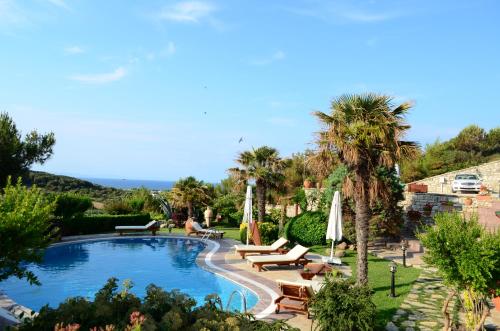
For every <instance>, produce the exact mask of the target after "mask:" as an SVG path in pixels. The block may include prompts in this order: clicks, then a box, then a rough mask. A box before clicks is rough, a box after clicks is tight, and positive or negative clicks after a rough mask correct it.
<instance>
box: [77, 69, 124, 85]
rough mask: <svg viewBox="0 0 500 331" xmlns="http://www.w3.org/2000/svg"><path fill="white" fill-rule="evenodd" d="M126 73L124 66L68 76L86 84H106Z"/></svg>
mask: <svg viewBox="0 0 500 331" xmlns="http://www.w3.org/2000/svg"><path fill="white" fill-rule="evenodd" d="M126 74H127V71H126V70H125V68H123V67H119V68H117V69H116V70H115V71H113V72H109V73H103V74H85V75H73V76H71V77H69V78H70V79H71V80H75V81H78V82H82V83H86V84H106V83H111V82H114V81H117V80H120V79H122V78H123V77H125V75H126Z"/></svg>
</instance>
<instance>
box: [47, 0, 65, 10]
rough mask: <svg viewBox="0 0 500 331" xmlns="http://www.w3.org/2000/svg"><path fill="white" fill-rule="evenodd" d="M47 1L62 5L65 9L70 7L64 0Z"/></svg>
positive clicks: (58, 5)
mask: <svg viewBox="0 0 500 331" xmlns="http://www.w3.org/2000/svg"><path fill="white" fill-rule="evenodd" d="M47 1H48V2H50V3H51V4H53V5H54V6H57V7H61V8H64V9H70V8H69V6H68V5H67V4H66V2H65V1H64V0H47Z"/></svg>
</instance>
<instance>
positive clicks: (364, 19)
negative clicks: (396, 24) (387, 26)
mask: <svg viewBox="0 0 500 331" xmlns="http://www.w3.org/2000/svg"><path fill="white" fill-rule="evenodd" d="M339 14H340V16H342V17H343V18H345V19H347V20H349V21H353V22H359V23H371V22H381V21H387V20H389V19H392V18H396V17H397V16H398V15H397V14H396V13H393V12H387V13H370V12H363V11H345V12H340V13H339Z"/></svg>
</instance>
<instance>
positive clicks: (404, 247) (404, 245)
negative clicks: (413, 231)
mask: <svg viewBox="0 0 500 331" xmlns="http://www.w3.org/2000/svg"><path fill="white" fill-rule="evenodd" d="M407 250H408V240H406V239H403V240H401V251H403V267H405V268H406V251H407Z"/></svg>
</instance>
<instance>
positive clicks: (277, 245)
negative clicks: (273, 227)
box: [234, 237, 288, 259]
mask: <svg viewBox="0 0 500 331" xmlns="http://www.w3.org/2000/svg"><path fill="white" fill-rule="evenodd" d="M287 243H288V240H286V239H285V238H283V237H281V238H279V239H278V240H276V241H275V242H273V243H272V245H270V246H257V245H234V248H235V249H236V252H238V253H240V255H241V258H242V259H244V258H245V255H246V254H248V253H260V254H271V253H281V252H283V250H282V247H283V246H285V245H286V244H287Z"/></svg>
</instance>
